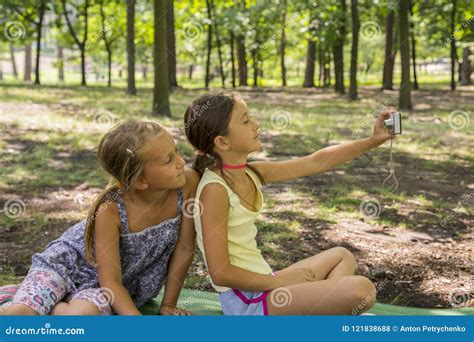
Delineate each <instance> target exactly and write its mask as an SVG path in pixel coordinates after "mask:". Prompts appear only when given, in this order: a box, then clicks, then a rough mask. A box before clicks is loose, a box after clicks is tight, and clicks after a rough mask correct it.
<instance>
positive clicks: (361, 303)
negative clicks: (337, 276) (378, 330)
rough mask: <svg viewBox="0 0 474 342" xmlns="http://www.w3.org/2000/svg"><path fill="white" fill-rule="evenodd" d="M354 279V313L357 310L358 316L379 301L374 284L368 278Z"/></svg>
mask: <svg viewBox="0 0 474 342" xmlns="http://www.w3.org/2000/svg"><path fill="white" fill-rule="evenodd" d="M352 278H353V279H352V282H353V284H352V289H353V291H352V292H353V299H354V305H353V308H354V309H353V312H354V310H355V311H356V314H357V313H362V312H363V311H366V310H369V309H370V308H371V307H372V306H374V304H375V301H376V299H377V290H376V288H375V286H374V284H373V283H372V282H371V281H370V280H369V279H368V278H366V277H363V276H353V277H352Z"/></svg>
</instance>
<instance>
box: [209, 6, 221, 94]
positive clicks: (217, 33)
mask: <svg viewBox="0 0 474 342" xmlns="http://www.w3.org/2000/svg"><path fill="white" fill-rule="evenodd" d="M213 9H214V3H213V2H212V0H210V9H209V10H210V15H211V18H212V10H213ZM213 22H214V31H215V32H216V43H217V55H218V57H219V73H220V74H221V84H222V88H225V74H224V62H223V61H222V49H221V38H220V36H219V27H218V26H217V20H213Z"/></svg>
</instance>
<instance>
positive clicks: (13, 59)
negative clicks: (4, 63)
mask: <svg viewBox="0 0 474 342" xmlns="http://www.w3.org/2000/svg"><path fill="white" fill-rule="evenodd" d="M10 57H11V60H12V69H13V76H15V78H16V79H18V70H17V69H16V61H15V48H14V47H13V43H10Z"/></svg>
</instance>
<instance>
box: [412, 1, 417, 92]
mask: <svg viewBox="0 0 474 342" xmlns="http://www.w3.org/2000/svg"><path fill="white" fill-rule="evenodd" d="M413 5H414V4H413V0H410V16H411V17H413ZM410 30H411V32H410V33H411V57H412V64H413V89H414V90H418V78H417V77H416V40H415V26H414V24H413V20H410Z"/></svg>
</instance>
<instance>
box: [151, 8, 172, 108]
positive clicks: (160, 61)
mask: <svg viewBox="0 0 474 342" xmlns="http://www.w3.org/2000/svg"><path fill="white" fill-rule="evenodd" d="M166 1H167V0H154V2H153V4H154V19H153V21H154V25H153V26H154V29H155V30H154V33H153V36H154V42H153V45H154V55H153V58H154V63H153V65H154V67H155V75H154V83H155V84H154V88H153V107H152V114H153V115H165V116H169V117H171V109H170V103H169V76H168V55H167V46H168V43H167V42H166V40H167V32H166V26H167V25H166Z"/></svg>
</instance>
